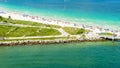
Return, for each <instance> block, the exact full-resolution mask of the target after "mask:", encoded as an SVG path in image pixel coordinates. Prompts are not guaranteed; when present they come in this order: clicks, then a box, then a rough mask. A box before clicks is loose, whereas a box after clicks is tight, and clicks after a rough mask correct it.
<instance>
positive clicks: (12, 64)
mask: <svg viewBox="0 0 120 68" xmlns="http://www.w3.org/2000/svg"><path fill="white" fill-rule="evenodd" d="M119 45H120V42H115V43H112V42H91V43H90V42H83V43H72V44H69V43H68V44H50V45H34V46H29V45H27V46H14V47H0V68H120V65H119V64H120V61H119V60H120V46H119Z"/></svg>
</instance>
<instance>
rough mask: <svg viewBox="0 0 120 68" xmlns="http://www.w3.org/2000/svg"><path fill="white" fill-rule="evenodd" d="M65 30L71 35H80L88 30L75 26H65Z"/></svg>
mask: <svg viewBox="0 0 120 68" xmlns="http://www.w3.org/2000/svg"><path fill="white" fill-rule="evenodd" d="M63 30H65V31H66V32H67V33H69V34H71V35H78V34H83V33H85V32H86V30H85V29H82V28H74V27H64V28H63Z"/></svg>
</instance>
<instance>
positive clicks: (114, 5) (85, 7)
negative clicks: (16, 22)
mask: <svg viewBox="0 0 120 68" xmlns="http://www.w3.org/2000/svg"><path fill="white" fill-rule="evenodd" d="M0 6H1V7H3V8H7V9H9V10H11V11H12V10H14V11H17V12H22V13H28V14H35V15H40V16H45V17H50V18H53V19H56V18H57V19H60V20H65V21H70V22H72V23H74V22H76V23H86V24H99V25H108V26H111V27H110V28H112V27H114V26H115V27H116V28H117V29H118V28H119V27H120V26H119V25H120V1H119V0H74V1H73V0H17V1H14V0H0ZM105 27H106V26H105Z"/></svg>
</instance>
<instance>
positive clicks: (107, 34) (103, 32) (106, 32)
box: [99, 32, 114, 36]
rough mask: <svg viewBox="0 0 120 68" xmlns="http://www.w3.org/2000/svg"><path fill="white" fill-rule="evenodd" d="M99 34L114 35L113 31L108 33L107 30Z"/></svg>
mask: <svg viewBox="0 0 120 68" xmlns="http://www.w3.org/2000/svg"><path fill="white" fill-rule="evenodd" d="M99 35H107V36H114V34H113V33H108V32H103V33H100V34H99Z"/></svg>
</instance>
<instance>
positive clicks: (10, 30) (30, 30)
mask: <svg viewBox="0 0 120 68" xmlns="http://www.w3.org/2000/svg"><path fill="white" fill-rule="evenodd" d="M60 34H61V33H60V32H59V31H58V30H55V29H48V28H38V27H15V26H3V25H0V36H4V37H21V36H50V35H60Z"/></svg>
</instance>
